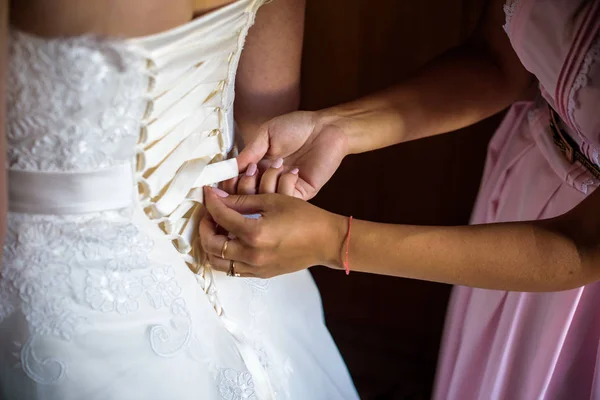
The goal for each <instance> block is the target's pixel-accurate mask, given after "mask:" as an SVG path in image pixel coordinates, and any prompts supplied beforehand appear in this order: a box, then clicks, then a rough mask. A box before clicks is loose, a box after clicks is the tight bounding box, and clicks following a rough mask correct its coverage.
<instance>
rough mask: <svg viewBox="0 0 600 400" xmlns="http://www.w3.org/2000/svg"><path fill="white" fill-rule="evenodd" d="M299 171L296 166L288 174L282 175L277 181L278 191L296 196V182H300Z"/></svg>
mask: <svg viewBox="0 0 600 400" xmlns="http://www.w3.org/2000/svg"><path fill="white" fill-rule="evenodd" d="M298 171H299V170H298V168H294V169H293V170H291V171H290V172H288V173H287V174H283V175H281V178H279V182H278V183H277V193H279V194H283V195H286V196H294V194H295V193H296V183H297V182H298Z"/></svg>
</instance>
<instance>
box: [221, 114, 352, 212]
mask: <svg viewBox="0 0 600 400" xmlns="http://www.w3.org/2000/svg"><path fill="white" fill-rule="evenodd" d="M347 154H348V139H347V137H346V135H345V134H344V132H343V131H342V129H340V128H339V127H338V126H336V125H335V124H331V123H327V122H326V121H325V120H324V119H323V118H321V117H320V114H319V113H317V112H309V111H298V112H294V113H290V114H286V115H282V116H280V117H277V118H274V119H272V120H271V121H269V122H267V123H266V124H264V125H263V126H262V127H261V128H260V129H259V132H258V134H257V135H256V136H255V137H254V138H253V140H252V141H251V142H250V143H247V144H246V147H245V148H244V149H243V151H242V152H241V153H240V154H239V156H238V157H237V161H238V167H239V169H240V171H247V170H248V168H249V167H250V166H251V165H252V164H258V169H259V171H258V172H259V175H260V174H262V173H263V171H265V170H267V171H268V169H269V166H270V165H271V164H272V163H273V162H274V160H278V159H283V160H284V167H283V169H284V171H286V172H290V171H292V170H294V169H295V168H298V169H299V179H298V180H297V182H296V183H295V187H294V193H293V196H294V197H298V198H300V199H303V200H309V199H311V198H313V197H314V196H315V195H316V194H317V193H318V191H319V190H320V189H321V187H322V186H323V185H324V184H325V183H326V182H327V181H328V180H329V179H330V178H331V176H332V175H333V173H334V172H335V171H336V170H337V168H338V167H339V165H340V163H341V162H342V160H343V159H344V157H345V156H346V155H347ZM237 185H239V182H238V180H231V181H229V182H226V183H225V184H224V185H223V187H224V188H225V190H226V191H227V192H229V193H236V192H237V190H236V186H237Z"/></svg>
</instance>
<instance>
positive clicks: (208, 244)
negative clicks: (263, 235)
mask: <svg viewBox="0 0 600 400" xmlns="http://www.w3.org/2000/svg"><path fill="white" fill-rule="evenodd" d="M201 243H202V248H203V249H204V251H205V252H206V253H208V254H211V255H214V256H215V257H219V258H224V259H226V260H237V261H245V260H246V259H245V257H244V253H245V252H244V250H245V249H244V247H243V246H242V244H241V243H240V242H239V240H234V239H229V238H228V237H227V236H223V235H215V236H211V237H208V238H206V237H202V238H201ZM225 243H227V246H225ZM223 250H225V251H224V252H223ZM223 253H224V254H223ZM221 255H224V256H225V257H221Z"/></svg>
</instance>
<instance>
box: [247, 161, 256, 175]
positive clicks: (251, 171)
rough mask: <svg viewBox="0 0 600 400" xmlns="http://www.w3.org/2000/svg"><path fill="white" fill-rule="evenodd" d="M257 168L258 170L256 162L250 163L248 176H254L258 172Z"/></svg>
mask: <svg viewBox="0 0 600 400" xmlns="http://www.w3.org/2000/svg"><path fill="white" fill-rule="evenodd" d="M257 170H258V167H257V166H256V164H254V163H252V164H250V165H248V169H247V170H246V176H254V174H256V171H257Z"/></svg>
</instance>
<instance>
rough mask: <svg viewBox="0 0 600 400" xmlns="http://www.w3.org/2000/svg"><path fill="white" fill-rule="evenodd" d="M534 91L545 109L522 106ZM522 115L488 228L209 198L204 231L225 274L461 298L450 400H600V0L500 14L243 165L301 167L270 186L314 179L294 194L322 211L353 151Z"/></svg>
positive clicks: (484, 213) (283, 133) (249, 152)
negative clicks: (292, 178) (366, 281)
mask: <svg viewBox="0 0 600 400" xmlns="http://www.w3.org/2000/svg"><path fill="white" fill-rule="evenodd" d="M532 82H534V83H535V84H536V86H537V87H538V88H539V90H538V91H537V96H536V97H535V98H534V99H530V100H527V101H519V99H522V98H523V97H522V95H523V93H525V92H526V91H527V89H528V88H531V83H532ZM511 103H513V105H512V107H511V108H510V110H509V111H508V114H507V116H506V118H505V120H504V122H503V123H502V125H501V126H500V128H499V129H498V131H497V133H496V135H495V136H494V138H493V139H492V141H491V143H490V146H489V153H488V159H487V165H486V168H485V172H484V177H483V182H482V185H481V189H480V194H479V198H478V201H477V204H476V207H475V210H474V214H473V218H472V226H470V227H420V226H406V225H384V224H376V223H371V222H366V221H356V220H355V221H354V222H353V223H352V225H350V223H351V222H352V221H351V220H348V219H347V218H345V217H341V216H337V215H333V214H330V213H328V212H326V211H324V210H320V209H318V208H316V207H314V206H312V205H309V204H308V203H305V202H302V201H300V200H298V199H293V198H290V197H285V196H282V195H259V196H239V195H227V193H224V192H222V191H218V190H217V191H214V190H207V191H206V195H207V207H208V210H209V212H210V214H211V216H212V218H210V217H207V218H206V219H205V220H204V221H203V223H202V224H201V231H202V240H203V246H204V248H205V249H206V250H207V252H209V253H211V256H210V259H209V261H210V263H211V265H213V266H214V267H215V268H217V269H221V270H225V271H230V272H231V273H234V274H240V275H242V276H259V277H267V276H273V275H279V274H283V273H288V272H292V271H294V270H296V269H301V268H306V267H309V266H310V265H316V264H321V265H327V266H330V267H333V268H340V269H341V268H344V266H345V265H346V266H347V265H348V264H347V263H346V262H347V261H349V267H350V268H351V269H352V270H357V271H364V272H372V273H379V274H388V275H395V276H403V277H411V278H418V279H426V280H433V281H441V282H448V283H453V284H457V285H461V286H456V288H455V290H454V293H453V296H452V299H451V303H450V307H449V310H448V316H447V321H446V330H445V335H444V339H443V346H442V352H441V357H440V363H439V370H438V376H437V382H436V387H435V390H434V392H435V398H437V399H457V400H459V399H460V400H467V399H510V400H519V399H567V398H570V399H588V398H600V318H599V317H600V311H598V309H599V308H598V307H599V305H600V283H598V281H599V280H600V191H596V192H594V189H595V188H596V186H597V185H598V182H599V178H600V162H599V154H600V1H599V0H514V1H509V3H508V4H504V0H502V1H500V0H498V1H493V2H492V4H490V7H489V11H488V12H487V13H486V16H485V17H484V20H483V23H482V25H481V28H480V29H479V30H478V32H477V33H476V34H475V35H474V40H473V41H471V42H470V43H469V44H467V45H465V46H463V47H462V48H459V49H455V50H453V51H451V52H449V53H448V54H446V55H444V56H443V57H441V58H440V59H438V60H436V61H434V62H433V63H432V64H431V65H429V66H428V67H426V68H425V69H424V70H423V71H422V72H421V73H420V74H418V75H417V76H415V77H413V78H411V79H409V80H407V81H406V82H404V83H402V84H400V85H398V86H397V87H394V88H392V89H390V90H387V91H385V92H383V93H379V94H376V95H373V96H370V97H368V98H366V99H360V100H358V101H355V102H353V103H350V104H346V105H341V106H337V107H334V108H331V109H328V110H323V111H319V112H316V113H306V112H305V113H294V114H290V115H287V116H283V117H280V118H277V119H275V120H273V121H271V122H270V123H268V124H267V125H265V126H264V128H263V129H262V136H259V137H258V139H256V140H255V141H254V142H253V143H250V144H249V146H248V147H247V148H246V149H245V150H244V151H243V152H242V153H241V154H240V156H239V158H238V163H239V165H240V168H241V169H245V168H246V167H247V166H249V165H250V166H251V167H250V171H251V172H253V171H254V169H255V168H254V165H253V164H252V163H255V162H258V161H259V160H261V159H265V160H273V159H277V158H280V157H281V158H284V159H285V164H284V166H283V167H281V166H280V161H279V162H277V163H275V165H274V166H275V167H279V168H274V167H271V168H268V169H267V170H266V171H265V172H264V174H263V175H262V178H261V179H262V181H263V183H262V184H263V185H271V186H272V185H274V183H273V182H275V178H276V177H277V176H279V174H281V173H282V172H284V171H289V170H290V169H292V168H296V167H298V168H299V169H300V174H299V179H298V182H297V184H296V192H295V196H296V197H300V198H304V199H308V198H310V197H312V196H313V195H314V194H315V193H316V192H317V191H318V189H319V188H320V187H321V186H322V185H323V184H324V183H325V182H326V181H327V180H328V179H329V177H330V176H331V174H333V172H334V171H335V169H336V168H337V166H338V165H339V163H340V162H341V160H342V158H343V157H344V156H345V155H347V154H352V153H357V152H363V151H369V150H373V149H376V148H381V147H384V146H387V145H391V144H396V143H399V142H402V141H407V140H412V139H416V138H421V137H425V136H431V135H434V134H438V133H443V132H449V131H452V130H455V129H457V128H460V127H463V126H466V125H469V124H472V123H474V122H476V121H478V120H481V119H483V118H485V117H487V116H489V115H491V114H493V113H495V112H498V111H500V110H501V109H503V108H505V107H506V106H508V105H510V104H511ZM265 163H266V164H268V161H263V164H265ZM258 176H259V174H252V173H248V174H246V175H245V176H244V177H242V178H241V179H240V181H239V185H238V186H239V187H244V188H247V187H251V186H252V185H253V184H255V183H256V182H257V181H258ZM284 176H285V175H284ZM264 182H267V183H264ZM268 182H270V183H268ZM229 189H231V186H230V187H229ZM357 190H360V188H357ZM230 191H231V190H230ZM242 192H246V193H247V192H248V190H247V189H244V190H242ZM238 212H239V213H251V212H260V213H261V214H262V218H260V219H258V220H249V219H244V218H242V217H241V215H240V214H238ZM215 221H216V224H218V225H220V226H221V227H224V228H225V229H226V230H228V231H229V232H231V233H232V234H234V235H235V236H236V239H235V240H229V239H228V238H227V237H226V236H224V235H223V234H220V233H218V232H217V231H216V229H215ZM349 227H351V229H350V228H349ZM225 244H227V245H228V246H225V247H226V249H227V252H226V254H223V252H222V250H223V248H224V245H225ZM223 255H225V257H221V256H223ZM283 265H285V266H286V268H285V269H284V268H283V267H281V266H283Z"/></svg>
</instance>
